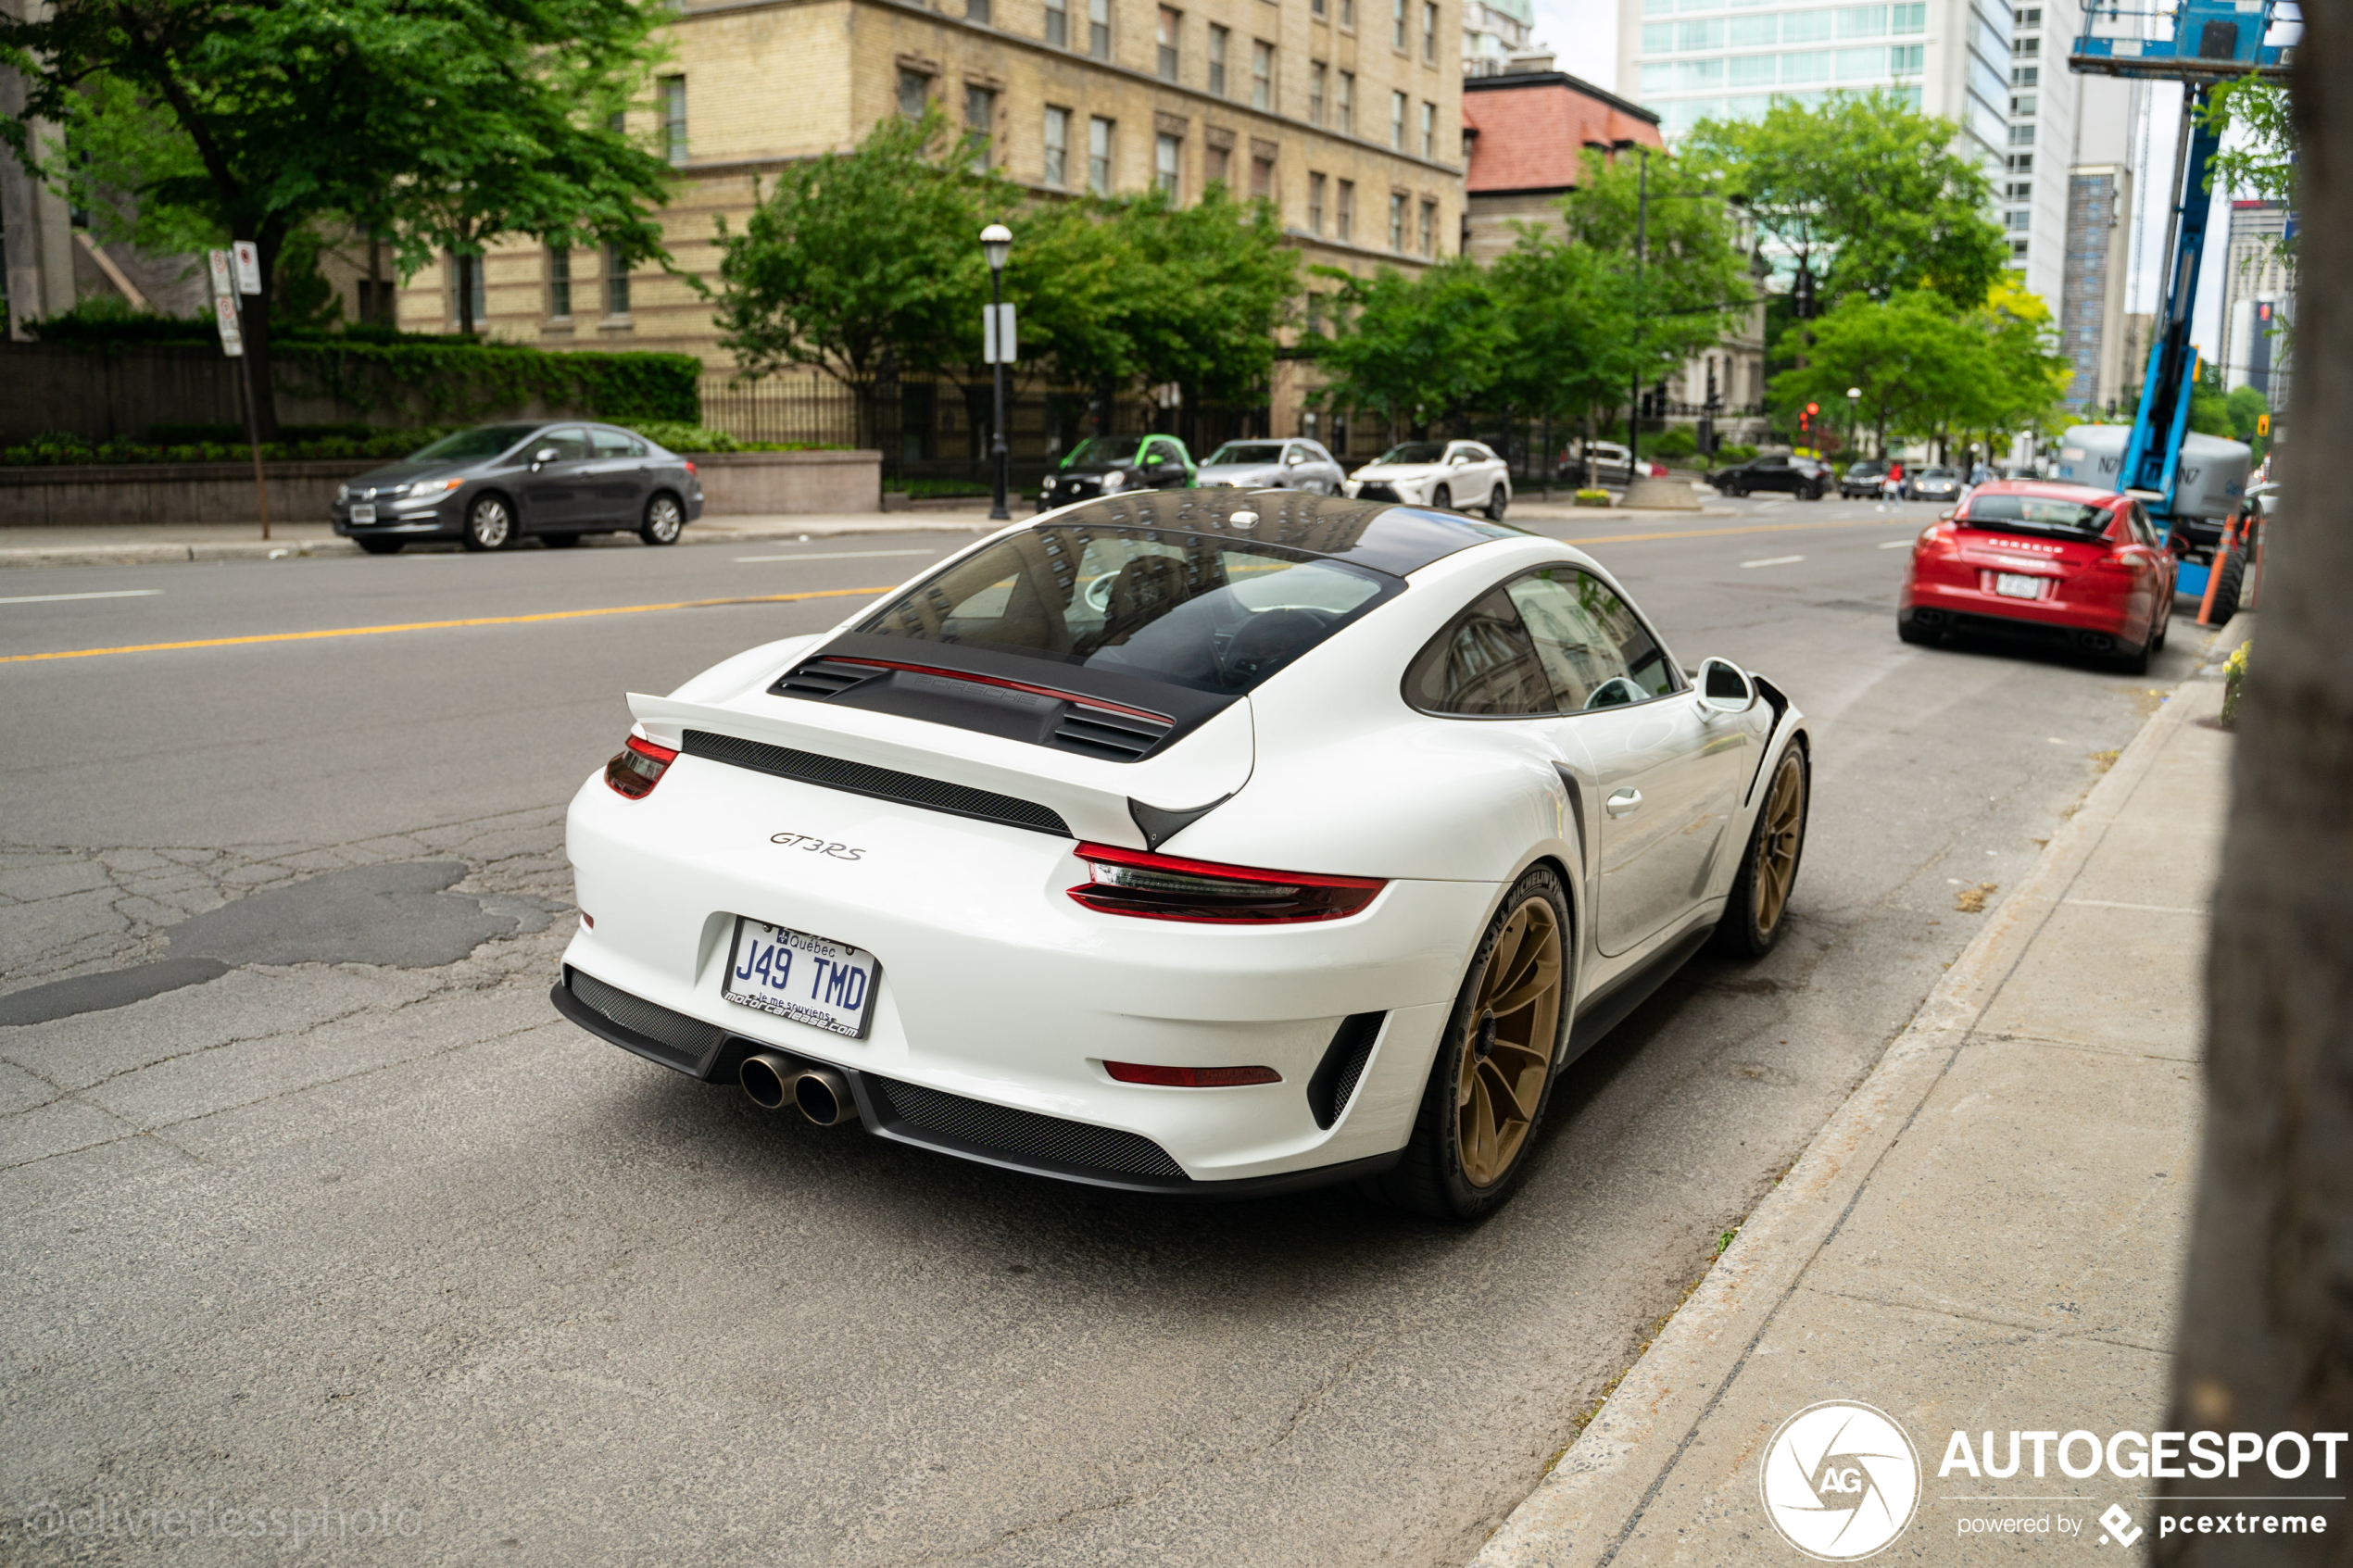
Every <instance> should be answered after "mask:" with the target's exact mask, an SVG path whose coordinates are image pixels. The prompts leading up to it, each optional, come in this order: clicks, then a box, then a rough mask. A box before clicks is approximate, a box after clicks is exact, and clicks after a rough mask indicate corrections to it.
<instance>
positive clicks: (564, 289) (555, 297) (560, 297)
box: [547, 245, 572, 321]
mask: <svg viewBox="0 0 2353 1568" xmlns="http://www.w3.org/2000/svg"><path fill="white" fill-rule="evenodd" d="M547 314H548V315H550V316H553V317H554V318H556V320H560V321H569V320H572V252H571V251H569V250H567V249H565V248H564V247H563V246H562V245H549V246H548V247H547Z"/></svg>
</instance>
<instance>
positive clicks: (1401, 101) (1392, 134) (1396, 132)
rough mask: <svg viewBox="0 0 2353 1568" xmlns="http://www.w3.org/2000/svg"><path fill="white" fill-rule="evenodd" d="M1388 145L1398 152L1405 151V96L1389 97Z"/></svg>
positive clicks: (1399, 94) (1396, 94)
mask: <svg viewBox="0 0 2353 1568" xmlns="http://www.w3.org/2000/svg"><path fill="white" fill-rule="evenodd" d="M1389 144H1390V146H1392V147H1395V148H1396V149H1397V150H1398V151H1399V152H1401V153H1402V152H1403V151H1404V150H1405V94H1403V93H1391V94H1390V95H1389Z"/></svg>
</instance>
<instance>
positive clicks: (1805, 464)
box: [1707, 452, 1838, 501]
mask: <svg viewBox="0 0 2353 1568" xmlns="http://www.w3.org/2000/svg"><path fill="white" fill-rule="evenodd" d="M1707 483H1710V484H1712V485H1714V486H1716V488H1717V490H1718V493H1719V494H1722V495H1747V494H1749V492H1751V491H1753V490H1786V491H1788V492H1789V493H1790V494H1791V495H1795V496H1797V497H1798V498H1799V499H1800V500H1804V501H1818V500H1820V499H1821V498H1822V497H1823V496H1824V495H1827V494H1828V493H1829V492H1830V491H1831V488H1832V487H1833V486H1834V485H1836V484H1837V483H1838V481H1837V479H1836V478H1834V477H1833V476H1832V475H1831V466H1830V465H1829V464H1828V463H1825V462H1820V461H1818V460H1817V459H1815V458H1793V457H1792V456H1790V455H1789V454H1788V453H1786V452H1776V453H1770V454H1761V455H1759V456H1757V457H1754V458H1750V459H1749V460H1748V461H1746V462H1744V463H1742V464H1740V465H1738V466H1737V467H1734V468H1729V469H1718V470H1716V471H1715V472H1714V473H1711V474H1709V475H1708V476H1707Z"/></svg>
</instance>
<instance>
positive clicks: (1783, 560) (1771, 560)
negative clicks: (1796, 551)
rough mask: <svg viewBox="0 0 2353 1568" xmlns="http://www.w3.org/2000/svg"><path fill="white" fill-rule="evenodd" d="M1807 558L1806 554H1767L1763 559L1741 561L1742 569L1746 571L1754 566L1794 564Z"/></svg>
mask: <svg viewBox="0 0 2353 1568" xmlns="http://www.w3.org/2000/svg"><path fill="white" fill-rule="evenodd" d="M1804 559H1805V557H1804V556H1767V557H1766V558H1764V559H1763V560H1744V561H1743V562H1741V570H1742V571H1747V570H1748V569H1749V568H1750V567H1752V566H1793V565H1795V564H1796V563H1797V562H1799V561H1802V560H1804Z"/></svg>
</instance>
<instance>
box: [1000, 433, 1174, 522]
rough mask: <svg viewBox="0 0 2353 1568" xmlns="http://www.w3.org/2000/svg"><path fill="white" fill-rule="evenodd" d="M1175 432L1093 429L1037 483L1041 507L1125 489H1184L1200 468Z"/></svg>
mask: <svg viewBox="0 0 2353 1568" xmlns="http://www.w3.org/2000/svg"><path fill="white" fill-rule="evenodd" d="M1198 471H1199V470H1196V469H1195V468H1194V467H1193V459H1192V455H1191V454H1190V453H1189V452H1187V451H1186V450H1185V444H1184V443H1183V442H1181V441H1179V440H1177V439H1176V437H1175V436H1173V435H1090V436H1088V438H1087V439H1086V440H1084V441H1082V442H1080V443H1079V444H1078V445H1077V446H1076V447H1075V448H1073V449H1072V451H1071V454H1070V456H1069V457H1067V458H1063V465H1062V467H1061V468H1059V469H1056V470H1054V471H1053V472H1051V473H1050V474H1048V475H1047V476H1046V477H1045V479H1044V480H1043V481H1041V482H1040V483H1039V484H1038V510H1039V511H1041V512H1042V511H1046V510H1048V509H1050V508H1054V507H1066V506H1069V505H1070V504H1071V503H1072V502H1073V501H1084V500H1088V499H1089V498H1091V497H1093V496H1096V495H1117V494H1119V492H1121V491H1123V490H1183V489H1186V488H1188V487H1189V486H1190V485H1191V484H1192V483H1193V477H1194V475H1195V473H1196V472H1198Z"/></svg>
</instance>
